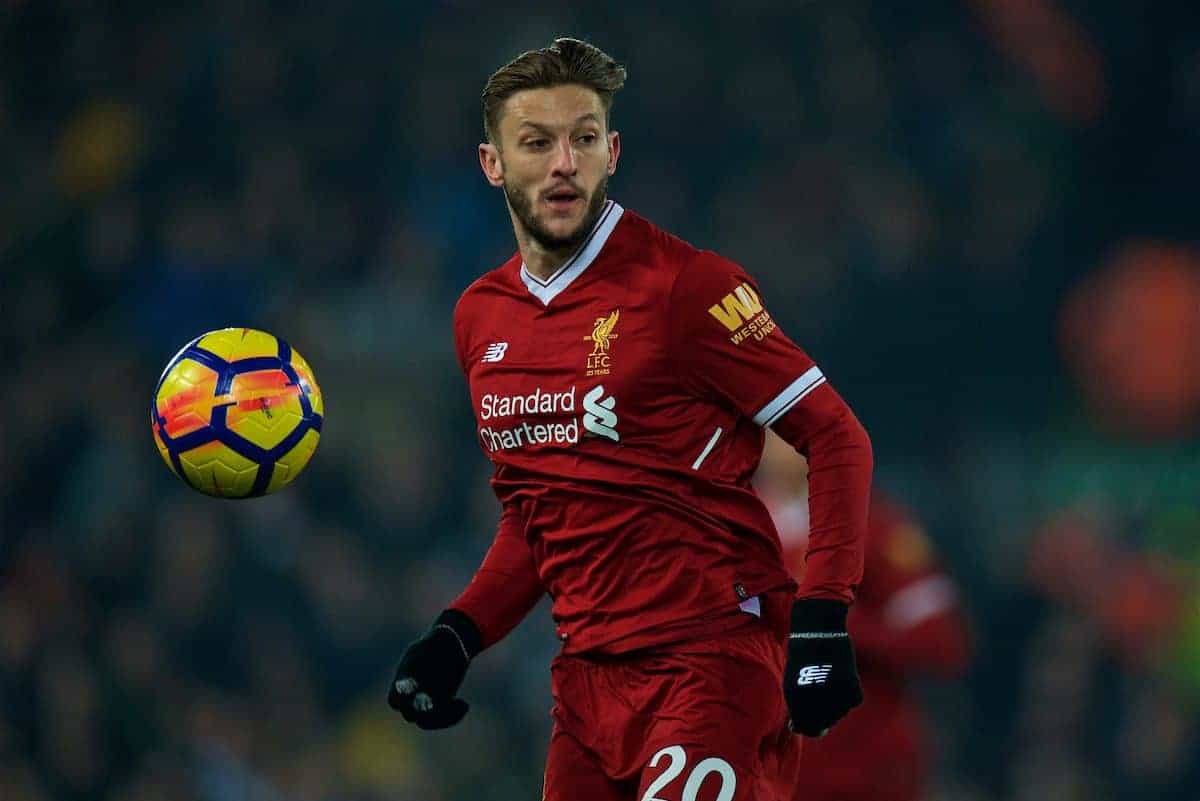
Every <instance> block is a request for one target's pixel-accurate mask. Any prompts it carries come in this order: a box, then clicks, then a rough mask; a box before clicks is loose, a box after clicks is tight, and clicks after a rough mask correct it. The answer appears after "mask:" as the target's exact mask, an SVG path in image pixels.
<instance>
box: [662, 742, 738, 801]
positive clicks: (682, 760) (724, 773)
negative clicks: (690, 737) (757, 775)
mask: <svg viewBox="0 0 1200 801" xmlns="http://www.w3.org/2000/svg"><path fill="white" fill-rule="evenodd" d="M663 757H666V758H667V759H668V760H670V764H668V765H667V769H666V770H664V771H663V772H662V773H660V774H658V778H657V779H655V780H654V781H652V782H651V783H650V786H649V787H647V788H646V794H645V795H643V796H642V801H663V799H661V798H659V797H658V795H657V793H658V791H659V790H661V789H663V788H664V787H666V786H667V785H668V784H670V783H671V782H673V781H675V778H676V777H677V776H679V774H681V773H683V769H684V768H685V767H687V753H686V752H684V750H683V746H681V745H671V746H667V747H666V748H664V749H662V750H661V751H659V752H658V753H657V754H655V755H654V756H653V757H651V758H650V767H652V768H656V767H658V763H659V762H661V761H662V758H663ZM710 773H717V774H720V776H721V789H720V791H719V792H718V793H717V801H730V799H732V798H733V794H734V792H735V791H736V790H737V776H735V775H734V773H733V767H732V766H731V765H730V764H729V763H728V762H726V761H725V760H723V759H720V758H719V757H709V758H708V759H702V760H700V763H699V764H698V765H696V767H694V768H692V772H691V773H689V774H688V778H687V782H686V783H685V784H684V785H683V796H682V797H681V798H680V801H696V796H697V794H699V792H700V785H702V784H703V783H704V780H705V778H707V777H708V774H710Z"/></svg>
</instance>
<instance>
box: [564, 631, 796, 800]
mask: <svg viewBox="0 0 1200 801" xmlns="http://www.w3.org/2000/svg"><path fill="white" fill-rule="evenodd" d="M783 660H784V648H783V643H781V642H780V641H779V639H778V637H777V636H776V635H775V634H773V633H772V632H771V631H770V630H769V629H768V628H767V626H766V625H765V624H764V623H762V622H761V621H759V620H758V619H757V618H749V619H748V620H747V625H745V626H743V627H741V628H739V629H736V630H734V631H731V632H726V633H724V634H722V635H721V636H719V637H716V638H714V639H711V640H705V641H697V642H684V643H676V644H674V645H670V646H664V647H663V648H657V649H651V650H647V651H642V652H638V653H636V654H628V655H623V656H621V657H599V658H595V657H587V656H559V657H557V658H556V659H555V660H554V662H553V664H552V665H551V668H550V674H551V690H552V692H553V695H554V710H553V716H554V731H553V734H552V735H551V738H550V750H549V753H548V754H547V757H546V780H545V789H544V791H543V793H544V795H543V799H544V801H791V798H792V797H793V796H794V794H795V786H796V781H797V778H798V773H799V763H800V742H801V740H800V738H799V737H798V736H796V735H794V734H792V733H791V732H790V731H788V728H787V721H788V713H787V707H786V705H785V704H784V701H783V692H782V690H781V687H782V683H783V679H782V676H783Z"/></svg>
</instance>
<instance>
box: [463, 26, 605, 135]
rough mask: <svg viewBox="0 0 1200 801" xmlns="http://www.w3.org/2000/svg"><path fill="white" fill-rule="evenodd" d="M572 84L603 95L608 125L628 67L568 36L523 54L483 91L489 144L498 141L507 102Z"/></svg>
mask: <svg viewBox="0 0 1200 801" xmlns="http://www.w3.org/2000/svg"><path fill="white" fill-rule="evenodd" d="M572 83H575V84H579V85H580V86H586V87H587V88H589V89H591V90H593V91H595V92H596V94H598V95H600V102H601V104H603V106H604V117H605V122H607V121H608V113H609V111H610V110H611V109H612V102H613V95H615V94H616V93H617V90H618V89H620V88H621V87H622V86H624V85H625V68H624V67H622V66H621V65H620V64H618V63H617V62H616V60H614V59H613V57H612V56H610V55H608V54H607V53H605V52H604V51H603V50H601V49H600V48H598V47H596V46H595V45H592V44H588V43H587V42H584V41H581V40H579V39H570V38H566V37H563V38H559V39H555V40H554V41H553V42H551V43H550V44H549V46H547V47H543V48H541V49H539V50H528V51H526V52H524V53H522V54H521V55H519V56H517V57H516V58H514V59H513V60H512V61H510V62H508V63H507V64H505V65H504V66H503V67H501V68H500V69H498V70H496V71H495V72H493V73H492V77H490V78H488V82H487V86H485V87H484V89H483V132H484V134H485V135H486V136H487V139H488V141H489V142H492V143H495V142H496V141H497V134H498V129H499V127H500V109H501V108H503V106H504V101H505V100H508V98H510V97H512V96H513V95H514V94H516V93H517V92H520V91H522V90H525V89H544V88H549V87H552V86H562V85H563V84H572Z"/></svg>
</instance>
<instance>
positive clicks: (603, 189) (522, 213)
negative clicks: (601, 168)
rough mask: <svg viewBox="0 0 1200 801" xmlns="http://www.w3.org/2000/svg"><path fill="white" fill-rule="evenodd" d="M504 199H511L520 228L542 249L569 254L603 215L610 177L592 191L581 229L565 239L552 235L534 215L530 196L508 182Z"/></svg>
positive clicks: (510, 205)
mask: <svg viewBox="0 0 1200 801" xmlns="http://www.w3.org/2000/svg"><path fill="white" fill-rule="evenodd" d="M504 196H505V197H506V198H507V199H508V205H509V207H510V208H511V209H512V210H513V214H515V215H517V219H518V220H519V221H520V222H521V225H522V226H523V227H524V228H525V230H526V231H528V232H529V235H530V236H531V237H533V239H534V241H535V242H537V243H538V244H539V245H540V246H541V247H542V248H543V249H545V250H548V251H551V252H560V251H569V250H574V249H575V248H577V247H579V245H580V244H581V243H582V242H583V240H585V239H587V237H588V234H590V233H591V232H592V226H594V225H595V224H596V220H598V219H600V212H601V211H603V210H604V201H605V200H607V199H608V176H607V175H606V176H604V177H603V178H601V179H600V183H599V185H597V186H596V189H595V190H594V191H593V192H592V197H591V200H589V201H588V207H587V211H585V212H584V214H583V219H582V220H580V222H579V227H578V228H576V229H575V230H574V231H571V232H570V233H568V234H566V235H563V236H558V235H556V234H552V233H550V231H549V230H548V229H547V228H546V226H545V225H543V224H542V221H541V220H540V219H538V216H537V215H536V214H535V213H534V211H533V201H532V200H530V199H529V195H527V194H525V193H524V192H522V191H521V190H519V189H517V188H516V187H514V186H511V185H510V184H509V183H508V181H505V182H504Z"/></svg>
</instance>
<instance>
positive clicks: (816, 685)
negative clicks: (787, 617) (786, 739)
mask: <svg viewBox="0 0 1200 801" xmlns="http://www.w3.org/2000/svg"><path fill="white" fill-rule="evenodd" d="M847 610H848V607H847V606H846V604H843V603H841V602H839V601H831V600H826V599H823V598H801V599H799V600H797V601H796V602H795V603H793V604H792V626H791V633H790V634H789V636H788V653H787V663H786V665H785V666H784V669H783V697H784V698H785V699H786V701H787V706H788V711H789V712H790V713H791V716H792V720H791V723H790V724H789V726H790V727H791V729H792V731H794V732H798V733H800V734H803V735H804V736H806V737H820V736H821V735H823V734H824V733H825V732H827V731H828V730H829V727H830V726H832V725H833V724H834V723H836V722H837V721H839V720H841V719H842V717H843V716H844V715H845V714H846V713H847V712H849V711H850V710H851V709H853V708H854V707H856V706H858V705H859V704H861V703H862V700H863V694H862V685H861V684H859V681H858V668H857V666H856V665H855V664H854V646H853V645H851V643H850V635H849V634H848V633H847V632H846V612H847Z"/></svg>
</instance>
